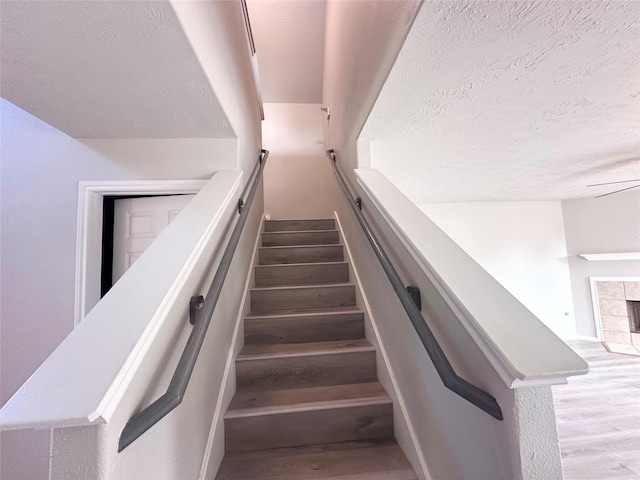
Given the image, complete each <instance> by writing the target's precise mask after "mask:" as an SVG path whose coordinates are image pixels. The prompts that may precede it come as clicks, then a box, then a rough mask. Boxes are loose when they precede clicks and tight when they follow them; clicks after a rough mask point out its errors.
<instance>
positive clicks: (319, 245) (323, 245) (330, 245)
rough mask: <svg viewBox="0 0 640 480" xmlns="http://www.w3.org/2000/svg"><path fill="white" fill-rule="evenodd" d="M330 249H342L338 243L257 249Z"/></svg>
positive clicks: (261, 248) (262, 248)
mask: <svg viewBox="0 0 640 480" xmlns="http://www.w3.org/2000/svg"><path fill="white" fill-rule="evenodd" d="M332 247H342V245H341V244H339V243H329V244H322V243H319V244H317V245H276V246H273V247H258V248H259V249H260V250H270V251H277V250H287V249H289V250H290V249H297V250H304V249H312V248H332ZM314 263H315V262H314Z"/></svg>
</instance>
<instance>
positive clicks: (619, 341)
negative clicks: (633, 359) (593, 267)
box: [594, 280, 640, 355]
mask: <svg viewBox="0 0 640 480" xmlns="http://www.w3.org/2000/svg"><path fill="white" fill-rule="evenodd" d="M594 284H595V292H594V294H595V298H594V303H595V305H594V310H595V313H596V317H598V316H599V320H600V325H601V327H602V340H603V342H604V344H605V346H606V347H607V349H608V350H609V351H612V352H616V353H626V354H631V355H640V281H622V280H621V281H611V280H595V281H594ZM596 320H597V318H596Z"/></svg>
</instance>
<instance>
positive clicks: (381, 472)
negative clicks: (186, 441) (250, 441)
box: [216, 439, 418, 480]
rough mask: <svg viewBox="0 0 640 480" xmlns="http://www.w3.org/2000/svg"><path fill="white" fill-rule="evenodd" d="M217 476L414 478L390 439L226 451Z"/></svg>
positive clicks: (232, 479)
mask: <svg viewBox="0 0 640 480" xmlns="http://www.w3.org/2000/svg"><path fill="white" fill-rule="evenodd" d="M216 478H217V480H249V479H251V480H328V479H331V480H417V479H418V476H417V475H416V474H415V473H414V471H413V469H412V468H411V464H410V463H409V461H408V460H407V458H406V457H405V456H404V453H403V452H402V450H401V449H400V447H399V446H398V444H397V443H396V441H395V440H393V439H374V440H359V441H350V442H339V443H330V444H321V445H308V446H303V447H288V448H278V449H272V450H261V451H255V452H239V453H230V454H227V455H226V456H225V458H224V460H223V461H222V465H221V466H220V471H219V472H218V476H217V477H216Z"/></svg>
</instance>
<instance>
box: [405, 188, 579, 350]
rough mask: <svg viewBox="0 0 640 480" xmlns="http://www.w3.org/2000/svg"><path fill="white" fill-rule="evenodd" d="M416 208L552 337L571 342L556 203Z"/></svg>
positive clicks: (569, 304) (570, 313)
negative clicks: (552, 335) (540, 323)
mask: <svg viewBox="0 0 640 480" xmlns="http://www.w3.org/2000/svg"><path fill="white" fill-rule="evenodd" d="M418 206H419V207H420V209H421V210H422V211H423V212H424V213H425V214H427V216H428V217H429V218H430V219H431V220H433V221H434V222H435V223H436V224H437V225H438V226H439V227H440V228H441V229H442V230H443V231H444V232H445V233H446V234H447V235H448V236H449V237H451V239H453V241H455V242H456V243H457V244H458V245H460V246H461V247H462V249H463V250H464V251H465V252H467V253H468V254H469V255H470V256H471V257H472V258H473V259H474V260H475V261H476V262H478V263H479V264H480V266H481V267H482V268H484V269H485V270H486V271H487V272H489V274H490V275H491V276H492V277H493V278H495V279H496V280H498V282H500V283H501V284H502V286H503V287H505V288H506V289H507V290H508V291H509V293H511V294H512V295H513V296H514V297H516V298H517V299H518V300H519V301H520V302H521V303H522V304H523V305H524V306H525V307H527V309H528V310H530V311H531V312H532V313H533V314H534V315H536V316H537V317H538V318H539V319H540V320H542V322H544V323H545V324H546V325H547V326H548V327H549V328H550V329H551V330H553V331H554V333H555V334H556V335H558V336H559V337H561V338H575V336H576V328H575V320H574V316H573V303H572V298H571V281H570V277H569V266H568V263H567V246H566V242H565V236H564V225H563V222H562V207H561V205H560V202H557V201H556V202H474V203H463V202H461V203H424V204H420V205H418Z"/></svg>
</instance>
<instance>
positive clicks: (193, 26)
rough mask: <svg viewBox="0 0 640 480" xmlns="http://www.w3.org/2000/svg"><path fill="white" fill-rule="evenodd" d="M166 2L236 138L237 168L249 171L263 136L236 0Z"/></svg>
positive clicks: (256, 96) (247, 47)
mask: <svg viewBox="0 0 640 480" xmlns="http://www.w3.org/2000/svg"><path fill="white" fill-rule="evenodd" d="M171 5H172V6H173V9H174V11H175V13H176V16H177V17H178V20H179V21H180V23H181V25H182V28H183V29H184V32H185V35H186V36H187V39H188V40H189V42H190V43H191V48H192V49H193V51H194V53H195V54H196V57H197V58H198V60H199V61H200V65H201V66H202V69H203V70H204V73H205V75H206V76H207V78H208V79H209V82H210V83H211V87H212V88H213V91H214V93H215V94H216V97H217V98H218V101H219V102H220V105H221V106H222V109H223V110H224V113H225V115H226V116H227V118H228V119H229V123H230V124H231V127H232V128H233V131H234V132H235V134H236V137H237V138H238V139H239V141H238V157H237V164H236V165H237V166H236V168H238V169H239V170H244V171H245V172H250V171H253V169H254V167H255V163H256V160H257V158H258V155H259V153H260V148H261V142H262V132H261V126H260V103H259V100H258V93H257V89H256V83H255V78H254V75H253V70H252V66H251V56H250V52H249V42H248V38H247V33H246V28H245V25H244V17H243V14H242V7H241V5H240V2H185V1H181V0H171ZM248 178H249V175H245V181H248V180H247V179H248Z"/></svg>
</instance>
